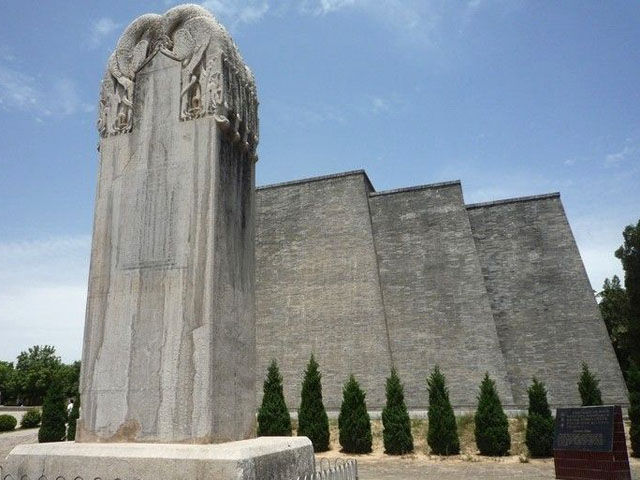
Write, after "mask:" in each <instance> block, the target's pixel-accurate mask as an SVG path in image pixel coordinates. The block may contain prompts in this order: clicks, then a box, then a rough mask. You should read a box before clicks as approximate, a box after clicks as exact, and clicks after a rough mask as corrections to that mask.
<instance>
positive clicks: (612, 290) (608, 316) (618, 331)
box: [598, 275, 629, 373]
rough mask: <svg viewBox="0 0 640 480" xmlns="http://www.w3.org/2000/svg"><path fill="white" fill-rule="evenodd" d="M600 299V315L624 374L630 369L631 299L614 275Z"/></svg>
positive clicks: (607, 282)
mask: <svg viewBox="0 0 640 480" xmlns="http://www.w3.org/2000/svg"><path fill="white" fill-rule="evenodd" d="M598 297H600V303H599V304H598V306H599V308H600V313H601V314H602V319H603V320H604V324H605V325H606V327H607V332H608V333H609V338H610V339H611V344H612V345H613V350H614V351H615V353H616V357H617V358H618V363H619V364H620V368H621V369H622V371H623V373H626V371H627V369H628V368H629V345H628V342H627V335H628V330H629V297H628V296H627V291H626V290H625V289H624V288H622V285H621V284H620V279H619V278H618V276H617V275H614V276H613V278H612V279H611V280H609V279H608V278H607V279H605V281H604V285H603V286H602V291H601V292H600V293H598Z"/></svg>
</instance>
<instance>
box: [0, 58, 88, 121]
mask: <svg viewBox="0 0 640 480" xmlns="http://www.w3.org/2000/svg"><path fill="white" fill-rule="evenodd" d="M78 91H79V89H78V87H77V85H76V84H75V82H73V80H71V79H69V78H66V77H48V78H35V77H33V76H31V75H28V74H27V73H24V72H22V71H20V70H18V69H16V68H14V67H12V66H10V65H9V63H8V62H5V63H4V64H0V108H1V109H3V110H6V111H10V110H19V111H24V112H30V113H34V114H36V115H40V116H66V115H73V114H75V113H79V112H90V111H92V110H93V105H92V104H88V103H86V102H83V101H82V99H81V98H80V96H79V94H78ZM37 119H40V120H41V118H40V117H36V120H37Z"/></svg>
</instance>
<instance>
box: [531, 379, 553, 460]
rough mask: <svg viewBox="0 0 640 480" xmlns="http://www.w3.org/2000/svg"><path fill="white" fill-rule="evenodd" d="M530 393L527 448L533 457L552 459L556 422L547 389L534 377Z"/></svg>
mask: <svg viewBox="0 0 640 480" xmlns="http://www.w3.org/2000/svg"><path fill="white" fill-rule="evenodd" d="M527 391H528V393H529V416H528V418H527V433H526V435H525V439H526V444H527V448H528V449H529V453H530V454H531V456H532V457H551V456H552V455H553V430H554V422H553V415H551V409H550V408H549V402H548V401H547V389H546V388H545V387H544V384H543V383H542V382H539V381H538V380H537V379H536V378H535V377H533V383H532V384H531V386H530V387H529V389H528V390H527Z"/></svg>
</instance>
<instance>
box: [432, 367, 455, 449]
mask: <svg viewBox="0 0 640 480" xmlns="http://www.w3.org/2000/svg"><path fill="white" fill-rule="evenodd" d="M427 388H428V390H429V431H428V433H427V443H428V444H429V447H431V451H432V452H433V453H435V454H436V455H456V454H458V453H460V439H459V438H458V429H457V426H456V417H455V414H454V413H453V408H452V407H451V402H450V401H449V389H448V388H447V386H446V380H445V376H444V374H443V373H442V372H441V371H440V368H439V367H438V366H437V365H436V367H435V368H434V369H433V372H432V373H431V376H430V377H429V379H428V380H427Z"/></svg>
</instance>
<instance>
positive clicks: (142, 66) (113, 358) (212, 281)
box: [76, 6, 257, 443]
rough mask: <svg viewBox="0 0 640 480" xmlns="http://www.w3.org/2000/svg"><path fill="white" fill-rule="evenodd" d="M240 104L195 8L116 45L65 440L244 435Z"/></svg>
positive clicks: (197, 439) (250, 149)
mask: <svg viewBox="0 0 640 480" xmlns="http://www.w3.org/2000/svg"><path fill="white" fill-rule="evenodd" d="M114 59H115V60H114ZM256 106H257V100H256V98H255V87H254V85H253V78H252V77H251V75H250V72H249V71H248V69H246V67H245V66H244V64H243V63H242V62H241V60H240V57H239V54H237V52H236V50H235V46H234V45H233V44H232V42H231V40H230V38H228V35H227V34H226V32H224V29H223V28H222V27H221V26H220V25H219V24H218V23H217V22H216V21H215V19H213V17H212V16H211V14H209V13H208V12H207V11H206V10H204V9H202V8H201V7H197V6H180V7H176V8H174V9H171V10H170V11H169V12H167V13H166V14H165V15H164V16H159V15H150V16H143V17H141V18H139V19H137V20H136V21H134V22H133V23H132V24H131V25H130V26H129V27H128V28H127V30H126V31H125V33H124V34H123V36H122V38H121V40H120V42H119V43H118V47H117V49H116V52H115V53H114V55H113V56H112V58H111V60H110V63H109V67H108V69H107V73H106V75H105V80H104V81H103V87H102V93H101V113H100V115H101V123H99V127H100V128H101V130H100V133H101V135H102V138H101V141H100V157H101V159H100V167H99V180H98V192H97V196H96V209H95V221H94V233H93V245H92V253H91V270H90V275H89V295H88V301H87V314H86V325H85V339H84V350H83V358H82V374H81V386H80V388H81V392H82V393H81V395H82V415H81V418H80V420H79V422H78V434H77V437H76V438H77V440H78V441H79V442H167V443H170V442H188V443H210V442H222V441H231V440H239V439H244V438H249V437H251V436H253V435H254V424H255V410H256V404H255V369H256V367H255V315H254V270H255V268H254V235H255V231H254V208H255V205H254V178H255V175H254V160H255V155H254V153H255V152H254V149H255V141H256V135H257V131H255V128H257V114H256V111H255V108H256ZM114 109H116V110H118V111H119V112H120V114H123V115H125V117H122V116H121V115H120V114H118V115H115V116H114ZM125 120H126V121H125ZM129 120H130V125H129V126H127V125H125V124H126V122H128V121H129ZM123 122H124V123H123ZM118 125H120V127H122V128H116V127H118ZM102 127H104V128H102ZM125 127H126V128H125Z"/></svg>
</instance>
